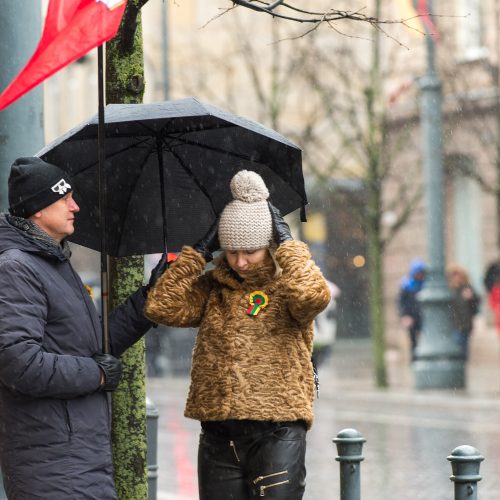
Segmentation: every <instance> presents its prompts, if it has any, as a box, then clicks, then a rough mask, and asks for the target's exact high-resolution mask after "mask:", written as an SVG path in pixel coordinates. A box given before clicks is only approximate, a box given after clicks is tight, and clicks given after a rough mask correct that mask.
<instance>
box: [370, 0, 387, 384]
mask: <svg viewBox="0 0 500 500" xmlns="http://www.w3.org/2000/svg"><path fill="white" fill-rule="evenodd" d="M380 4H381V0H376V1H375V15H376V16H379V15H380ZM380 99H381V75H380V31H379V30H375V33H374V40H373V46H372V60H371V71H370V82H369V87H367V89H366V108H367V115H368V145H367V146H368V172H367V173H368V175H367V186H368V207H367V209H368V217H367V224H368V230H367V232H368V265H369V277H370V280H369V281H370V298H369V300H370V319H371V332H372V341H373V362H374V368H375V382H376V384H377V386H378V387H387V373H386V367H385V336H384V297H383V293H384V289H383V272H382V271H383V269H382V267H383V265H382V263H383V260H382V256H383V246H382V241H381V224H380V221H381V218H382V188H381V186H382V178H381V176H382V173H381V170H382V169H381V164H380V162H381V161H382V145H383V135H384V134H383V129H382V128H383V121H382V119H381V113H380V112H379V111H378V107H377V104H378V103H380Z"/></svg>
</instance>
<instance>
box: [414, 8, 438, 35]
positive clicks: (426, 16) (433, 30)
mask: <svg viewBox="0 0 500 500" xmlns="http://www.w3.org/2000/svg"><path fill="white" fill-rule="evenodd" d="M413 6H414V8H415V10H416V11H417V13H418V15H419V16H421V18H422V23H423V25H424V28H425V31H426V33H427V34H428V35H430V36H431V37H432V39H433V40H434V41H437V40H439V32H438V30H437V27H436V25H435V24H434V21H433V19H432V13H431V12H430V9H429V4H428V1H427V0H413Z"/></svg>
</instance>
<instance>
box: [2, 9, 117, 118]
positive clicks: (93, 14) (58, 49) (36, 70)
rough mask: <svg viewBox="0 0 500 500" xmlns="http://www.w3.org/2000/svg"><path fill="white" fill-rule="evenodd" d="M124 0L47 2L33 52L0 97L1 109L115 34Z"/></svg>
mask: <svg viewBox="0 0 500 500" xmlns="http://www.w3.org/2000/svg"><path fill="white" fill-rule="evenodd" d="M126 3H127V0H50V2H49V7H48V9H47V16H46V19H45V26H44V28H43V33H42V38H41V39H40V42H39V43H38V47H37V48H36V50H35V53H34V54H33V55H32V56H31V59H30V60H29V61H28V63H27V64H26V66H25V67H24V68H23V69H22V70H21V72H20V73H19V74H18V75H17V77H16V78H15V79H14V81H13V82H11V84H10V85H9V86H8V87H7V88H6V89H5V90H4V91H3V93H2V94H1V95H0V109H4V108H5V107H7V106H8V105H9V104H11V103H12V102H14V101H15V100H16V99H19V98H20V97H21V96H23V95H24V94H25V93H26V92H28V91H30V90H31V89H32V88H33V87H35V86H36V85H38V84H39V83H41V82H43V80H45V79H46V78H48V77H49V76H51V75H53V74H54V73H56V72H57V71H59V70H60V69H61V68H64V66H67V65H68V64H70V63H72V62H73V61H75V60H76V59H79V58H80V57H82V56H83V55H84V54H86V53H87V52H88V51H89V50H91V49H93V48H94V47H97V46H98V45H101V44H102V43H104V42H106V41H107V40H110V39H111V38H113V37H114V36H115V35H116V32H117V31H118V28H119V27H120V21H121V19H122V17H123V12H124V11H125V7H126Z"/></svg>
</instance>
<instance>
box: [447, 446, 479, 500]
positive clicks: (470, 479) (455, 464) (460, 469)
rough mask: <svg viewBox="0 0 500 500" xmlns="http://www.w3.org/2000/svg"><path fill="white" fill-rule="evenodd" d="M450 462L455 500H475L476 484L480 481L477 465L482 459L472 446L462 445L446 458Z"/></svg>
mask: <svg viewBox="0 0 500 500" xmlns="http://www.w3.org/2000/svg"><path fill="white" fill-rule="evenodd" d="M447 458H448V460H449V461H450V462H451V471H452V472H453V475H451V476H450V479H451V480H452V481H453V482H454V483H455V500H477V483H478V481H481V476H480V475H479V465H480V464H481V462H482V461H483V460H484V457H483V456H482V455H481V454H480V453H479V451H477V450H476V448H473V447H472V446H468V445H463V446H458V447H457V448H455V449H454V450H453V451H452V452H451V455H450V456H448V457H447Z"/></svg>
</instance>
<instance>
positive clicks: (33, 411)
mask: <svg viewBox="0 0 500 500" xmlns="http://www.w3.org/2000/svg"><path fill="white" fill-rule="evenodd" d="M8 182H9V205H10V206H9V212H10V213H8V214H7V213H6V214H1V215H0V466H1V468H2V473H3V481H4V486H5V490H6V493H7V497H8V498H9V500H36V499H44V500H48V499H50V500H69V499H71V500H79V499H94V500H115V499H116V498H117V495H116V491H115V486H114V482H113V469H112V457H111V442H110V407H109V398H108V397H107V392H109V391H113V390H114V389H115V388H116V386H117V385H118V382H119V379H120V375H121V366H120V361H119V359H118V358H119V356H120V355H121V354H122V353H123V352H124V351H125V349H127V348H128V347H129V346H130V345H132V344H133V343H134V342H136V341H137V340H138V339H139V338H140V337H142V336H143V335H144V334H145V333H146V331H147V330H148V329H149V328H150V326H151V325H152V323H151V322H150V321H149V320H147V319H146V318H145V317H144V315H143V312H142V311H143V307H144V302H145V296H146V294H147V287H142V288H141V289H139V290H138V291H137V292H135V293H134V294H133V295H131V296H130V297H129V298H128V300H127V301H126V302H125V303H124V304H123V305H121V306H120V307H118V308H117V309H116V310H115V311H114V313H113V314H112V315H111V316H110V328H109V329H110V344H111V345H110V349H111V354H102V350H103V349H102V335H101V326H100V319H99V316H98V313H97V311H96V309H95V306H94V304H93V302H92V299H91V297H90V295H89V292H88V291H87V289H86V288H85V286H84V285H83V283H82V281H81V280H80V278H79V276H78V275H77V273H76V272H75V270H74V269H73V267H72V266H71V263H70V260H69V258H70V249H69V246H68V243H67V242H66V240H65V238H66V237H67V236H69V235H71V234H72V233H73V232H74V221H75V217H76V215H77V213H78V211H79V207H78V205H77V203H76V202H75V200H74V199H73V189H72V186H71V179H70V178H69V177H68V176H67V174H66V173H65V172H63V171H62V170H61V169H59V168H58V167H56V166H55V165H51V164H48V163H46V162H44V161H42V160H41V159H39V158H35V157H27V158H19V159H17V160H16V161H15V162H14V163H13V165H12V167H11V171H10V176H9V181H8Z"/></svg>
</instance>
